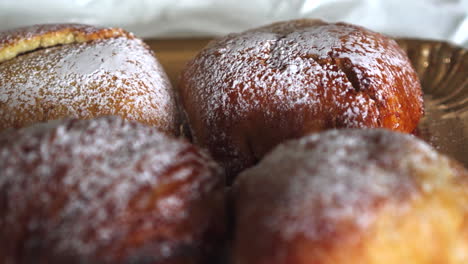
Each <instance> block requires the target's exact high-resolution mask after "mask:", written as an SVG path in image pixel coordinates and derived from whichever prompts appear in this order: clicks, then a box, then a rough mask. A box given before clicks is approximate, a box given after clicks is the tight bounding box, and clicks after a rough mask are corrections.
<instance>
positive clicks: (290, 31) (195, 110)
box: [180, 20, 423, 178]
mask: <svg viewBox="0 0 468 264" xmlns="http://www.w3.org/2000/svg"><path fill="white" fill-rule="evenodd" d="M180 96H181V101H182V103H183V107H184V108H185V111H186V115H187V118H188V121H189V125H190V128H191V131H192V134H193V138H194V140H195V142H196V143H197V144H199V145H201V146H203V147H206V148H208V149H209V150H210V152H211V153H212V155H213V156H214V158H215V159H216V160H218V161H219V162H221V164H222V165H223V166H224V167H225V168H226V171H227V173H228V176H230V178H232V177H233V176H235V175H236V174H237V173H238V172H239V171H241V170H242V169H244V168H246V167H248V166H251V165H253V164H255V163H256V162H257V161H258V160H259V159H260V158H262V157H263V156H264V154H265V153H267V152H268V151H269V150H271V149H272V148H273V147H274V146H275V145H277V144H278V143H280V142H282V141H284V140H286V139H291V138H297V137H300V136H303V135H305V134H308V133H311V132H317V131H321V130H324V129H329V128H362V127H377V128H378V127H384V128H388V129H392V130H396V131H402V132H412V131H413V130H414V129H415V128H416V125H417V123H418V121H419V119H420V117H421V115H422V113H423V101H422V92H421V86H420V84H419V80H418V77H417V75H416V73H415V71H414V70H413V68H412V66H411V65H410V62H409V60H408V58H407V56H406V54H405V53H404V51H403V50H402V49H400V48H399V47H398V45H397V43H396V42H395V41H393V40H391V39H389V38H387V37H385V36H383V35H381V34H378V33H375V32H372V31H369V30H367V29H364V28H362V27H358V26H353V25H349V24H344V23H337V24H329V23H325V22H322V21H319V20H295V21H288V22H280V23H276V24H272V25H269V26H265V27H261V28H257V29H252V30H249V31H246V32H243V33H239V34H231V35H228V36H226V37H224V38H221V39H218V40H215V41H213V42H211V43H210V44H209V45H208V46H207V47H206V48H205V49H204V50H202V51H201V52H200V53H199V54H198V55H197V56H196V57H195V58H194V59H193V60H192V61H190V62H189V64H188V65H187V67H186V69H185V70H184V72H183V74H182V77H181V81H180Z"/></svg>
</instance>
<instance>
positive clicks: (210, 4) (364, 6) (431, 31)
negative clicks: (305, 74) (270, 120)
mask: <svg viewBox="0 0 468 264" xmlns="http://www.w3.org/2000/svg"><path fill="white" fill-rule="evenodd" d="M304 17H307V18H321V19H324V20H327V21H330V22H334V21H345V22H349V23H354V24H358V25H362V26H365V27H367V28H370V29H372V30H375V31H379V32H383V33H385V34H388V35H391V36H397V37H419V38H429V39H439V40H447V41H450V42H454V43H457V44H461V45H464V46H465V47H468V0H411V1H407V0H302V1H301V0H255V1H253V0H224V1H219V0H156V1H154V0H68V1H63V0H0V30H4V29H8V28H14V27H18V26H23V25H29V24H36V23H56V22H76V23H88V24H97V25H105V26H118V27H123V28H125V29H127V30H129V31H132V32H134V33H136V34H137V35H138V36H141V37H148V38H149V37H193V36H217V35H224V34H227V33H230V32H238V31H242V30H245V29H248V28H252V27H256V26H259V25H263V24H267V23H271V22H274V21H279V20H287V19H294V18H304Z"/></svg>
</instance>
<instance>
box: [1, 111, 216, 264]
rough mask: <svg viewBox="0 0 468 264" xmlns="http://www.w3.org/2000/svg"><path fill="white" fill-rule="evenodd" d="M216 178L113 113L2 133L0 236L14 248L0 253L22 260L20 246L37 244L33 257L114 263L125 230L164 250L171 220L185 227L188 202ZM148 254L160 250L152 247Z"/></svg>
mask: <svg viewBox="0 0 468 264" xmlns="http://www.w3.org/2000/svg"><path fill="white" fill-rule="evenodd" d="M179 167H181V168H183V169H176V168H179ZM218 173H219V169H218V167H217V166H216V165H215V164H214V163H213V162H212V161H210V159H209V158H208V157H207V156H206V155H205V154H203V153H200V152H199V151H197V150H196V149H195V148H194V147H193V146H192V145H191V144H189V143H188V142H185V141H181V140H176V139H172V138H169V137H167V136H165V135H163V134H162V133H160V132H158V131H157V130H156V129H155V128H150V127H146V126H143V125H140V124H138V123H136V122H128V121H123V120H121V119H120V118H116V117H104V118H99V119H95V120H80V121H77V120H72V121H67V122H58V123H57V122H54V123H50V124H47V125H41V126H39V127H31V128H26V129H22V130H19V131H16V132H10V133H9V134H3V135H0V175H1V177H0V191H1V193H2V194H3V197H5V198H3V199H4V200H3V201H2V197H0V205H2V206H5V207H3V209H2V211H1V213H0V228H1V229H2V230H1V234H2V235H0V238H1V239H2V241H6V240H5V239H8V240H9V241H10V242H11V245H12V247H16V249H13V250H12V251H8V250H6V251H5V252H10V253H11V254H15V255H16V253H14V252H20V251H19V250H25V252H23V253H24V254H25V255H28V252H27V250H28V245H29V246H30V245H34V243H35V242H37V241H40V245H41V246H43V247H46V250H44V252H43V253H42V254H56V255H58V256H60V255H70V256H75V255H76V256H79V257H92V256H97V254H102V253H105V254H104V255H107V256H113V257H115V256H118V255H120V254H123V253H124V252H123V251H122V250H123V249H122V247H124V249H128V247H130V246H131V244H128V243H132V242H131V239H133V237H132V236H134V235H133V233H132V232H142V230H143V231H144V230H145V228H146V229H148V230H149V231H150V232H149V233H148V234H149V235H148V236H149V239H146V243H147V244H149V245H154V243H160V244H161V245H162V244H164V243H167V245H166V246H171V241H170V240H168V239H166V238H165V236H166V234H167V232H169V234H172V233H171V232H173V231H171V230H173V229H172V227H171V225H170V224H174V225H175V226H176V227H175V229H174V230H179V229H178V228H179V227H178V226H177V225H180V224H181V223H183V221H191V219H190V218H191V217H192V216H191V211H190V210H189V209H190V208H189V206H190V204H191V202H192V201H194V200H196V199H198V197H199V196H201V195H204V194H206V193H209V192H211V191H213V188H215V186H218V187H219V186H221V188H222V186H223V184H222V183H221V184H219V183H220V182H222V179H221V178H220V177H219V174H218ZM176 184H177V186H179V187H177V188H176V187H175V186H176ZM218 187H216V188H218ZM165 188H172V189H169V190H171V191H170V192H167V190H166V189H165ZM156 197H157V199H156ZM5 199H6V200H5ZM207 215H209V214H207ZM208 224H209V223H208ZM159 228H161V229H159ZM203 228H204V227H200V230H203ZM21 234H22V235H21ZM177 234H182V235H181V236H182V238H180V239H182V240H183V241H182V242H181V243H185V242H186V241H187V240H188V241H190V239H192V234H191V233H183V232H182V233H177ZM135 236H136V235H135ZM171 236H172V237H173V239H179V238H177V236H176V235H170V237H171ZM142 238H144V236H140V239H142ZM18 239H19V240H18ZM127 240H128V241H127ZM172 242H174V243H179V242H180V241H172ZM157 245H159V244H157ZM137 246H138V244H137ZM32 250H34V247H33V249H32ZM112 250H116V252H112ZM109 251H111V252H112V254H116V255H115V256H114V255H112V254H111V253H109ZM29 254H31V253H29ZM152 254H153V256H157V255H158V254H161V252H157V247H155V248H154V250H153V253H152ZM84 260H86V258H85V259H84ZM114 260H115V259H114ZM100 263H101V262H100ZM111 263H115V261H114V262H111Z"/></svg>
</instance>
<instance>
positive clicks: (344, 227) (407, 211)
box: [233, 129, 468, 264]
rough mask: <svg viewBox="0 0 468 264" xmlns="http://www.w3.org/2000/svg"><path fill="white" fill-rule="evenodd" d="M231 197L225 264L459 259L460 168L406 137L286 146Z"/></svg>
mask: <svg viewBox="0 0 468 264" xmlns="http://www.w3.org/2000/svg"><path fill="white" fill-rule="evenodd" d="M234 193H235V204H236V206H235V207H236V221H235V223H236V227H235V242H234V253H233V255H234V262H233V263H234V264H241V263H242V264H266V263H269V264H286V263H295V264H302V263H304V264H306V263H314V264H332V263H346V264H354V263H356V264H395V263H412V264H433V263H446V264H462V263H467V261H468V254H467V252H468V207H467V206H466V205H467V204H468V171H467V170H466V169H465V168H463V167H462V166H461V165H460V164H458V163H457V162H455V161H453V160H450V159H449V158H447V157H445V156H443V155H441V154H438V153H437V152H436V151H435V150H434V149H432V148H431V147H430V146H429V145H427V144H426V143H424V142H422V141H421V140H419V139H417V138H415V137H413V136H410V135H405V134H400V133H396V132H391V131H388V130H382V129H375V130H362V129H361V130H358V129H343V130H332V131H328V132H323V133H321V134H314V135H311V136H306V137H304V138H301V139H298V140H292V141H289V142H286V143H284V144H281V145H280V146H278V147H277V148H275V149H274V150H273V151H272V152H271V153H269V154H268V155H266V156H265V158H264V159H263V160H262V161H261V162H260V163H259V164H258V165H256V166H254V167H252V168H251V169H247V170H246V171H244V172H243V173H241V174H240V175H239V177H238V178H237V179H236V182H235V184H234ZM252 234H255V235H253V236H252Z"/></svg>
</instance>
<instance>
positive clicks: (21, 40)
mask: <svg viewBox="0 0 468 264" xmlns="http://www.w3.org/2000/svg"><path fill="white" fill-rule="evenodd" d="M116 37H126V38H129V39H132V38H134V36H133V35H132V34H130V33H128V32H126V31H124V30H123V29H120V28H96V27H94V26H88V25H82V24H45V25H35V26H29V27H23V28H17V29H12V30H7V31H4V32H0V63H1V62H4V61H6V60H10V59H13V58H15V57H16V56H18V55H20V54H22V53H26V52H30V51H34V50H37V49H41V48H48V47H52V46H57V45H64V44H71V43H82V42H90V41H93V40H99V39H108V38H116Z"/></svg>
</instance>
